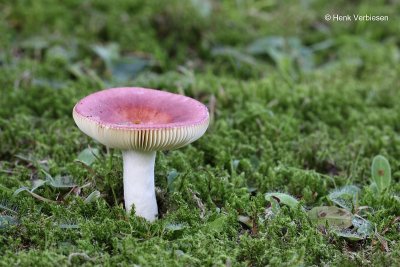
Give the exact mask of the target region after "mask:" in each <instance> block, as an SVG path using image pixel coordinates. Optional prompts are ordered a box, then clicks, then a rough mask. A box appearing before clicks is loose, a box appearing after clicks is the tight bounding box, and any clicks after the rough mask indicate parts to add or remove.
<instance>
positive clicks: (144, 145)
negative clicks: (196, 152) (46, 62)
mask: <svg viewBox="0 0 400 267" xmlns="http://www.w3.org/2000/svg"><path fill="white" fill-rule="evenodd" d="M73 117H74V120H75V123H76V125H77V126H78V127H79V129H80V130H81V131H82V132H84V133H85V134H87V135H88V136H90V137H92V138H93V139H95V140H97V141H98V142H100V143H101V144H103V145H106V146H108V147H111V148H117V149H121V150H122V157H123V165H124V168H123V176H124V179H123V180H124V200H125V209H126V210H127V212H128V213H129V212H130V210H131V208H132V204H134V205H135V212H136V215H138V216H141V217H144V218H145V219H147V220H148V221H154V220H155V219H156V218H157V216H158V208H157V201H156V195H155V189H154V163H155V158H156V151H159V150H167V149H168V150H171V149H175V148H179V147H182V146H185V145H187V144H189V143H191V142H193V141H195V140H197V139H198V138H200V137H201V136H202V135H203V134H204V132H205V131H206V130H207V127H208V124H209V114H208V110H207V107H206V106H205V105H203V104H202V103H200V102H198V101H197V100H194V99H192V98H189V97H186V96H182V95H178V94H173V93H169V92H163V91H159V90H154V89H146V88H136V87H128V88H112V89H107V90H103V91H99V92H96V93H93V94H91V95H89V96H87V97H85V98H83V99H81V100H80V101H79V102H78V103H77V104H76V105H75V107H74V110H73Z"/></svg>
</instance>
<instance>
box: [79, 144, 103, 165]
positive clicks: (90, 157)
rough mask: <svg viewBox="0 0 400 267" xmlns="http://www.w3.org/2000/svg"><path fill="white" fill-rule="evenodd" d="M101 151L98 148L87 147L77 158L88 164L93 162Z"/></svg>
mask: <svg viewBox="0 0 400 267" xmlns="http://www.w3.org/2000/svg"><path fill="white" fill-rule="evenodd" d="M99 155H100V152H99V150H98V149H97V148H86V149H84V150H82V152H81V153H79V155H78V158H77V160H79V161H80V162H82V163H84V164H85V165H87V166H90V165H92V164H93V162H95V161H96V159H97V158H98V157H99Z"/></svg>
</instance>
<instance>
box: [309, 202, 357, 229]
mask: <svg viewBox="0 0 400 267" xmlns="http://www.w3.org/2000/svg"><path fill="white" fill-rule="evenodd" d="M307 213H308V216H309V218H310V219H311V220H312V221H314V222H315V223H316V224H317V225H319V226H325V225H326V224H328V225H329V226H331V227H333V228H337V229H346V228H349V227H350V226H352V225H353V224H352V218H353V214H351V212H349V211H348V210H345V209H341V208H338V207H334V206H321V207H314V208H313V209H312V210H310V211H308V212H307Z"/></svg>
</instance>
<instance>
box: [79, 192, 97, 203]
mask: <svg viewBox="0 0 400 267" xmlns="http://www.w3.org/2000/svg"><path fill="white" fill-rule="evenodd" d="M99 197H100V192H99V191H97V190H96V191H93V192H92V193H90V195H88V196H87V197H86V198H85V200H84V201H83V202H84V203H85V204H88V203H91V202H93V201H95V200H96V199H98V198H99Z"/></svg>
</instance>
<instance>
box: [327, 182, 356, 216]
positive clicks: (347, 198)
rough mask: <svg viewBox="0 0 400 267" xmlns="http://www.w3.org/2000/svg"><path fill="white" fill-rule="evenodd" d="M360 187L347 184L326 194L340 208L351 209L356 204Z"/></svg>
mask: <svg viewBox="0 0 400 267" xmlns="http://www.w3.org/2000/svg"><path fill="white" fill-rule="evenodd" d="M359 193H360V188H358V187H357V186H355V185H347V186H344V187H342V188H339V189H336V190H334V191H332V192H331V193H330V194H329V195H328V199H329V200H330V201H332V202H333V203H335V204H336V205H338V206H339V207H341V208H344V209H347V210H348V211H352V209H353V208H354V207H357V206H358V199H359Z"/></svg>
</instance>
